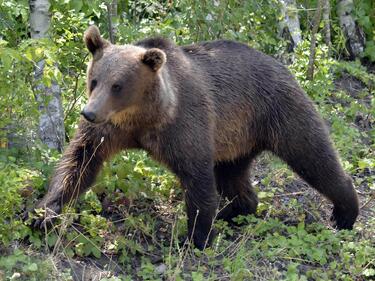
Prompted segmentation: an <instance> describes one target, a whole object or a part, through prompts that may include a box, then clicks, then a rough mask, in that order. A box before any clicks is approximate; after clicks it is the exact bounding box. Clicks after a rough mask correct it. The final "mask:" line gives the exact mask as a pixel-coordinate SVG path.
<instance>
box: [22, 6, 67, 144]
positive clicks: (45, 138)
mask: <svg viewBox="0 0 375 281" xmlns="http://www.w3.org/2000/svg"><path fill="white" fill-rule="evenodd" d="M29 5H30V30H31V38H34V39H41V38H48V29H49V27H50V14H49V8H50V3H49V1H48V0H29ZM44 66H45V60H41V61H39V62H37V64H36V67H35V74H34V77H35V84H36V86H35V91H36V93H37V102H38V104H39V112H40V117H39V136H40V139H41V141H42V142H43V143H44V144H46V145H47V146H48V147H49V148H54V149H58V150H60V151H61V150H62V148H63V145H64V135H65V129H64V112H63V108H62V101H61V91H60V87H59V85H57V83H56V82H52V85H51V87H47V86H45V85H44V84H43V82H42V81H41V79H42V77H43V71H44Z"/></svg>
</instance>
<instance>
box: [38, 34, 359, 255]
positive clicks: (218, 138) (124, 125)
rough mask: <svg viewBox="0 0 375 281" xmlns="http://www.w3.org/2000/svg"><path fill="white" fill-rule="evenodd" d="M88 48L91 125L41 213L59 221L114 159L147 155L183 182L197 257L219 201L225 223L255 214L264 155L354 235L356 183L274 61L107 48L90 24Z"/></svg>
mask: <svg viewBox="0 0 375 281" xmlns="http://www.w3.org/2000/svg"><path fill="white" fill-rule="evenodd" d="M85 41H86V44H87V47H88V49H89V50H90V52H91V53H92V54H93V60H92V62H91V63H90V65H89V69H88V75H87V76H88V77H87V83H88V92H89V101H88V104H87V105H86V107H85V109H84V110H83V115H84V116H85V117H86V118H87V119H89V120H90V121H91V122H93V123H88V122H87V121H85V120H83V119H82V120H81V122H80V127H79V129H78V132H77V134H76V136H75V138H74V140H73V141H72V142H71V143H70V145H69V147H68V148H67V150H66V151H65V153H64V156H63V158H62V160H61V162H60V164H59V166H58V167H57V169H56V172H55V176H54V177H53V179H52V181H51V184H50V188H49V192H48V193H47V195H46V196H45V198H44V199H43V200H42V201H41V203H40V204H39V206H42V207H46V208H49V209H52V210H53V211H55V212H59V211H60V210H61V206H62V204H64V203H66V202H68V201H70V200H71V199H72V198H76V197H77V196H78V195H79V194H80V193H81V192H83V191H84V190H86V189H87V188H88V187H89V186H90V185H91V184H92V183H93V181H94V178H95V175H96V174H97V173H98V171H99V169H100V167H101V165H102V163H103V161H105V160H106V159H108V158H109V157H110V156H111V155H113V154H114V153H116V152H118V151H120V150H122V149H126V148H139V149H144V150H146V151H147V152H149V154H150V155H151V156H152V157H154V158H155V159H157V160H158V161H160V162H162V163H164V164H165V165H166V166H168V167H169V168H170V169H171V170H172V171H173V172H174V173H175V174H176V175H177V176H178V177H179V178H180V180H181V184H182V185H183V187H184V188H185V190H186V192H185V198H186V206H187V215H188V229H189V235H190V236H192V238H193V240H194V243H195V245H196V246H197V247H199V248H203V247H204V246H205V245H206V242H208V243H209V242H210V241H211V239H212V237H213V233H212V231H211V226H212V222H213V219H214V217H215V214H216V210H217V207H218V194H220V195H222V196H224V197H226V198H228V199H229V200H232V203H231V204H230V205H229V206H228V207H227V208H226V209H224V210H223V211H222V212H221V213H220V214H219V217H221V218H224V219H227V220H230V219H231V218H233V217H234V216H237V215H239V214H249V213H254V212H255V210H256V207H257V202H258V200H257V197H256V194H255V193H254V191H253V190H252V188H251V185H250V182H249V177H250V165H251V162H252V160H253V159H254V158H255V157H256V156H257V155H258V154H259V153H260V152H262V151H265V150H268V151H271V152H273V153H274V154H276V155H277V156H279V157H280V158H281V159H283V160H284V161H286V162H287V163H288V164H289V165H290V167H291V168H292V169H293V170H294V171H295V172H296V173H297V174H298V175H300V176H301V177H302V178H303V179H305V180H306V181H307V182H308V183H309V184H310V185H311V186H312V187H314V188H316V189H317V190H318V191H319V192H321V193H322V194H324V195H325V196H326V197H327V198H328V199H330V200H331V201H332V202H333V204H334V211H333V218H334V219H335V222H336V225H337V227H338V228H340V229H341V228H352V226H353V223H354V222H355V220H356V217H357V215H358V201H357V196H356V193H355V191H354V188H353V185H352V182H351V179H350V178H349V177H348V176H347V175H346V174H345V172H344V171H343V169H342V167H341V166H340V163H339V161H338V158H337V155H336V152H335V150H334V148H333V146H332V144H331V142H330V140H329V136H328V132H327V129H326V127H325V126H324V124H323V121H322V120H321V118H320V117H319V115H318V114H317V112H316V110H315V108H314V105H313V104H312V102H311V101H310V99H309V98H308V97H307V96H306V95H305V94H304V93H303V91H302V90H301V89H300V87H299V86H298V85H297V83H296V81H295V80H294V78H293V77H292V75H291V74H290V73H289V71H288V70H287V69H286V68H285V67H284V66H282V65H281V64H279V63H278V62H277V61H275V60H274V59H273V58H271V57H269V56H266V55H264V54H262V53H260V52H258V51H256V50H253V49H251V48H249V47H247V46H246V45H243V44H240V43H236V42H231V41H215V42H205V43H200V44H196V45H191V46H184V47H178V46H175V45H174V44H173V43H172V42H170V41H168V40H164V39H160V38H156V39H146V40H144V41H141V42H138V43H137V44H135V45H125V46H114V45H111V44H109V43H108V42H107V41H104V39H102V38H101V37H100V34H99V33H98V30H97V29H96V28H93V27H90V28H89V30H88V31H87V32H86V34H85ZM98 54H100V56H99V55H98ZM102 137H104V140H103V141H102V142H101V141H100V140H101V138H102ZM39 223H40V222H39ZM193 230H194V231H193Z"/></svg>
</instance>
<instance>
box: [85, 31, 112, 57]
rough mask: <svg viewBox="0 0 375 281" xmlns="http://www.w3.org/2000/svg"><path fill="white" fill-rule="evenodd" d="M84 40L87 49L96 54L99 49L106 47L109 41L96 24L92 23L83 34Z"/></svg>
mask: <svg viewBox="0 0 375 281" xmlns="http://www.w3.org/2000/svg"><path fill="white" fill-rule="evenodd" d="M83 38H84V41H85V43H86V47H87V49H88V50H89V51H90V52H91V53H92V54H93V55H95V54H96V53H98V51H100V50H102V49H104V47H106V46H107V45H109V42H108V41H107V40H105V39H103V38H102V37H101V35H100V31H99V29H98V28H97V27H96V26H95V25H91V26H90V27H89V28H88V29H87V30H86V31H85V34H84V36H83Z"/></svg>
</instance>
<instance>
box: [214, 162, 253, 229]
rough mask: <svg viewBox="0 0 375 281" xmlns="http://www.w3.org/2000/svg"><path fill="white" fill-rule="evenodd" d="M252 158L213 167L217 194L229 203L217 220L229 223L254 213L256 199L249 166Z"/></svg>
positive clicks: (221, 163)
mask: <svg viewBox="0 0 375 281" xmlns="http://www.w3.org/2000/svg"><path fill="white" fill-rule="evenodd" d="M254 156H255V155H254ZM254 156H252V157H243V158H239V159H236V160H234V161H228V162H220V163H217V164H216V165H215V178H216V185H217V189H218V193H219V195H220V196H221V197H222V199H225V200H228V201H229V202H227V203H225V204H226V205H225V206H224V207H223V208H222V209H221V210H220V212H219V214H218V218H219V219H223V220H225V221H228V222H231V220H232V219H233V218H235V217H236V216H238V215H248V214H254V213H255V212H256V209H257V205H258V198H257V195H256V194H255V192H254V191H253V189H252V187H251V183H250V164H251V162H252V159H253V158H254Z"/></svg>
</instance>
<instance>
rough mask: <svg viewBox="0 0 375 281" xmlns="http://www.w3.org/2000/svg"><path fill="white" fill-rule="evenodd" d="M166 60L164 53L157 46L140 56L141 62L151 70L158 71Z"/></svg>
mask: <svg viewBox="0 0 375 281" xmlns="http://www.w3.org/2000/svg"><path fill="white" fill-rule="evenodd" d="M166 61H167V56H166V55H165V53H164V52H163V51H162V50H160V49H158V48H151V49H148V50H147V51H146V52H145V53H144V54H143V56H142V62H143V63H144V64H146V65H148V66H149V67H150V68H151V69H152V70H153V71H158V70H159V69H160V68H161V67H162V66H163V65H164V63H165V62H166Z"/></svg>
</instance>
